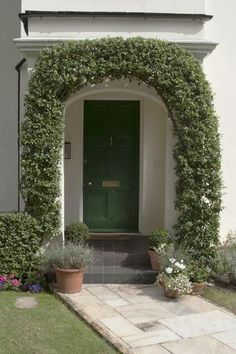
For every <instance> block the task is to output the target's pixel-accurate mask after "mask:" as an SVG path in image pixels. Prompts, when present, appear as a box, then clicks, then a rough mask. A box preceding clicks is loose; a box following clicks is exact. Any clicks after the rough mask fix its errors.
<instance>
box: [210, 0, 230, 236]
mask: <svg viewBox="0 0 236 354" xmlns="http://www.w3.org/2000/svg"><path fill="white" fill-rule="evenodd" d="M206 3H207V12H209V13H211V14H212V15H213V16H214V18H213V19H212V20H211V21H210V22H209V23H207V25H206V33H207V36H208V37H209V38H210V39H212V40H213V41H216V42H218V43H219V45H218V46H217V48H216V49H215V50H214V52H213V53H212V54H211V55H210V56H208V57H207V58H206V59H205V61H204V70H205V73H206V75H207V78H208V79H209V80H210V82H211V86H212V89H213V92H214V99H215V107H216V112H217V114H218V116H219V120H220V133H221V147H222V171H223V183H224V190H223V194H224V196H223V206H224V209H223V211H222V214H221V234H222V237H224V236H225V234H226V233H227V232H228V231H229V230H230V229H231V230H236V138H235V132H236V105H235V104H236V89H235V83H236V40H235V33H236V26H235V13H236V1H235V0H227V1H226V2H223V1H221V0H207V2H206Z"/></svg>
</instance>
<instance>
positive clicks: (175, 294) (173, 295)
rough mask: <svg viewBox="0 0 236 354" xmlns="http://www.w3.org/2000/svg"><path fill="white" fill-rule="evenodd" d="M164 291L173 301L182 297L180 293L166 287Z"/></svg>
mask: <svg viewBox="0 0 236 354" xmlns="http://www.w3.org/2000/svg"><path fill="white" fill-rule="evenodd" d="M163 289H164V294H165V296H167V297H170V298H171V299H177V298H178V297H180V296H181V295H180V294H179V292H178V291H174V290H170V289H167V288H166V287H165V285H163Z"/></svg>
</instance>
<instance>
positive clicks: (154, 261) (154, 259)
mask: <svg viewBox="0 0 236 354" xmlns="http://www.w3.org/2000/svg"><path fill="white" fill-rule="evenodd" d="M148 254H149V259H150V263H151V266H152V270H155V271H158V270H159V268H160V264H159V261H158V253H157V252H156V251H153V250H152V249H150V248H149V249H148Z"/></svg>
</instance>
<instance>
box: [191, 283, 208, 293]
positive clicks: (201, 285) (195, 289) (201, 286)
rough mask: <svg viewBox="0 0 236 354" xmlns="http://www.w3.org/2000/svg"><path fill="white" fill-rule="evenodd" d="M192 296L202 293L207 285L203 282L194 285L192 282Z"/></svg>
mask: <svg viewBox="0 0 236 354" xmlns="http://www.w3.org/2000/svg"><path fill="white" fill-rule="evenodd" d="M191 284H192V288H193V290H192V294H193V295H199V294H201V293H202V292H203V290H204V289H205V288H206V287H207V283H206V282H205V281H203V282H201V283H196V282H192V283H191Z"/></svg>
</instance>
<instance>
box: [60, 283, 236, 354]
mask: <svg viewBox="0 0 236 354" xmlns="http://www.w3.org/2000/svg"><path fill="white" fill-rule="evenodd" d="M58 296H59V297H61V298H62V299H63V300H64V301H65V302H66V303H67V304H68V305H69V306H70V307H71V308H73V310H74V311H76V312H77V313H78V314H79V315H80V316H82V317H83V318H84V319H85V320H86V321H87V322H88V323H90V324H91V325H92V326H93V327H94V328H95V329H96V330H97V331H99V332H100V333H101V334H102V335H103V336H104V337H106V338H107V340H108V341H110V342H111V343H113V345H115V346H116V347H117V348H118V349H119V350H120V351H121V352H123V353H127V354H168V353H173V354H233V353H234V354H236V316H235V315H234V314H232V313H231V312H229V311H227V310H225V309H223V308H221V307H219V306H216V305H214V304H212V303H211V302H209V301H207V300H204V299H203V298H201V297H198V296H187V297H183V298H181V299H177V300H176V299H174V300H172V299H167V298H166V297H164V296H163V294H162V289H160V288H159V287H157V286H155V285H140V284H139V285H135V284H132V285H127V284H122V285H120V284H106V285H104V284H102V285H99V284H85V285H84V286H83V289H82V291H81V292H80V293H77V294H73V295H68V294H60V293H58Z"/></svg>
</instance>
